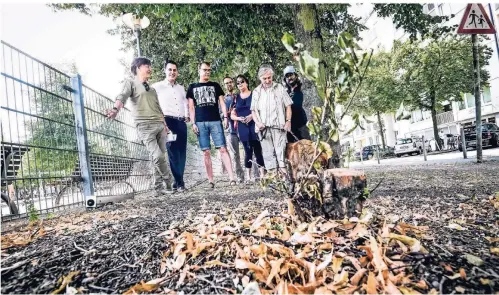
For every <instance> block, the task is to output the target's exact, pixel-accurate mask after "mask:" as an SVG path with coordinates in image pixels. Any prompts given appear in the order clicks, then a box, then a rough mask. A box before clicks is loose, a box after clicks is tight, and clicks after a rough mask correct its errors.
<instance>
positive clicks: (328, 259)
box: [317, 253, 333, 271]
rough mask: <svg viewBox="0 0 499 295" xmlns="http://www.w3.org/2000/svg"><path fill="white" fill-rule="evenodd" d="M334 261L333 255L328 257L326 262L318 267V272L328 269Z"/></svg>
mask: <svg viewBox="0 0 499 295" xmlns="http://www.w3.org/2000/svg"><path fill="white" fill-rule="evenodd" d="M332 259H333V253H330V254H328V255H326V257H325V259H324V261H323V262H321V263H320V264H319V265H318V266H317V271H321V270H323V269H326V267H328V265H329V264H330V263H331V260H332Z"/></svg>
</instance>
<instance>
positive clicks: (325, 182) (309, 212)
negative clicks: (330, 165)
mask: <svg viewBox="0 0 499 295" xmlns="http://www.w3.org/2000/svg"><path fill="white" fill-rule="evenodd" d="M309 181H310V182H318V184H319V190H320V192H321V196H322V202H321V201H320V200H318V199H317V198H314V197H310V196H308V195H300V196H299V197H298V198H295V199H294V200H293V204H294V205H295V209H296V213H297V214H298V216H299V218H300V219H301V220H303V221H307V222H308V221H310V220H311V218H313V217H316V216H323V217H325V218H327V219H343V218H345V217H346V218H350V217H358V216H360V214H361V213H362V207H363V203H364V201H365V188H366V187H367V180H366V176H365V174H364V172H362V171H359V170H354V169H346V168H336V169H328V170H324V171H322V173H319V177H318V176H317V175H310V176H309Z"/></svg>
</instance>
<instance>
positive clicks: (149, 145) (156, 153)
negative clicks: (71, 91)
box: [137, 122, 170, 190]
mask: <svg viewBox="0 0 499 295" xmlns="http://www.w3.org/2000/svg"><path fill="white" fill-rule="evenodd" d="M137 133H138V136H139V139H140V140H142V142H143V143H144V145H145V147H146V149H147V151H148V152H149V158H150V159H151V161H152V163H153V165H154V188H155V189H156V190H158V189H161V188H163V181H165V182H167V181H168V179H169V178H170V177H169V172H168V161H167V158H166V155H165V153H166V132H165V125H163V123H162V122H145V123H139V124H138V125H137Z"/></svg>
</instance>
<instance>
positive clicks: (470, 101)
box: [465, 93, 475, 108]
mask: <svg viewBox="0 0 499 295" xmlns="http://www.w3.org/2000/svg"><path fill="white" fill-rule="evenodd" d="M465 97H466V108H474V107H475V97H474V96H473V95H472V94H471V93H466V94H465Z"/></svg>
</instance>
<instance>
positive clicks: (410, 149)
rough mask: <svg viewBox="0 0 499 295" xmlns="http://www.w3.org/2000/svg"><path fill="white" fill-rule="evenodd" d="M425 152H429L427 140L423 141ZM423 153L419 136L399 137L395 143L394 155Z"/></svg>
mask: <svg viewBox="0 0 499 295" xmlns="http://www.w3.org/2000/svg"><path fill="white" fill-rule="evenodd" d="M425 147H426V151H427V152H431V146H430V144H429V143H428V141H426V142H425ZM422 153H423V140H422V139H421V138H419V137H411V138H401V139H398V140H397V143H396V144H395V155H396V156H397V157H401V156H402V155H412V154H418V155H421V154H422Z"/></svg>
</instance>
